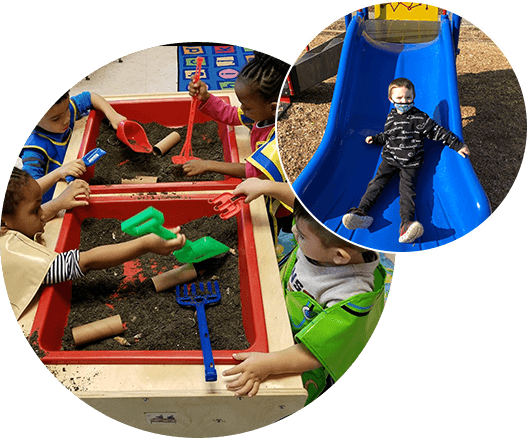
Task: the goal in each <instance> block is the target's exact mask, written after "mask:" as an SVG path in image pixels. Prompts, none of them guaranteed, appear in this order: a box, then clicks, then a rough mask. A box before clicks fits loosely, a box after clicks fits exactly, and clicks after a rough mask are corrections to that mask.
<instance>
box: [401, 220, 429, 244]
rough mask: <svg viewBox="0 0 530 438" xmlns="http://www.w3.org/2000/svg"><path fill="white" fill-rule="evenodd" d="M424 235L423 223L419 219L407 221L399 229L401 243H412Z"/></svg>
mask: <svg viewBox="0 0 530 438" xmlns="http://www.w3.org/2000/svg"><path fill="white" fill-rule="evenodd" d="M422 235H423V225H422V224H420V223H419V222H418V221H414V222H406V223H404V224H402V225H401V228H400V230H399V243H412V242H414V241H415V240H416V239H417V238H419V237H421V236H422Z"/></svg>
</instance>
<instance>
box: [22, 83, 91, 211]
mask: <svg viewBox="0 0 530 438" xmlns="http://www.w3.org/2000/svg"><path fill="white" fill-rule="evenodd" d="M91 109H92V99H91V95H90V92H88V91H85V92H83V93H81V94H78V95H76V96H73V97H71V98H70V126H69V127H68V129H67V130H66V131H65V132H62V133H60V134H54V133H51V132H48V131H44V130H42V129H39V128H38V127H37V128H35V129H34V130H33V132H32V133H31V135H30V136H29V138H28V139H27V140H26V143H25V144H24V147H23V148H22V151H21V152H20V158H21V159H22V164H23V167H22V168H23V170H25V171H26V172H28V173H29V174H30V175H31V176H32V177H33V178H35V179H39V178H41V177H43V176H44V175H46V174H48V173H50V172H52V171H53V170H55V169H58V168H59V167H61V166H62V164H63V160H64V156H65V155H66V150H67V149H68V144H69V143H70V138H71V137H72V131H73V129H74V123H75V121H76V120H78V119H80V118H81V117H84V116H86V115H88V113H89V112H90V110H91ZM54 191H55V184H54V185H53V187H51V188H50V190H48V191H47V192H46V193H45V194H44V195H43V197H42V202H43V203H44V202H48V201H49V200H51V199H52V197H53V193H54Z"/></svg>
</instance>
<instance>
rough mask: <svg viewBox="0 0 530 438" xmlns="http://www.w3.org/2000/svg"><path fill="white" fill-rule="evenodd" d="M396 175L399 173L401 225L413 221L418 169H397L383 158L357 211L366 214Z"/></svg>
mask: <svg viewBox="0 0 530 438" xmlns="http://www.w3.org/2000/svg"><path fill="white" fill-rule="evenodd" d="M396 173H399V196H400V200H399V206H400V212H399V215H400V216H401V223H404V222H410V221H413V220H414V214H415V212H416V204H415V203H414V198H415V197H416V191H415V190H416V178H417V174H418V167H414V168H404V167H398V166H395V165H393V164H391V163H389V162H388V161H387V160H385V159H384V158H383V160H382V161H381V164H380V165H379V168H378V169H377V173H376V174H375V177H374V179H373V180H372V181H370V182H369V183H368V187H367V189H366V192H365V194H364V195H363V197H362V199H361V202H360V203H359V209H360V210H362V211H363V212H364V213H368V211H369V210H370V209H371V208H372V206H373V205H374V203H375V201H376V200H377V198H378V197H379V195H380V194H381V192H382V191H383V189H384V188H385V186H386V185H387V184H388V182H389V181H390V179H391V178H392V177H393V176H394V175H395V174H396Z"/></svg>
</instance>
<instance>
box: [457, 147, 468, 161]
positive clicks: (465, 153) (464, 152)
mask: <svg viewBox="0 0 530 438" xmlns="http://www.w3.org/2000/svg"><path fill="white" fill-rule="evenodd" d="M458 153H459V154H460V155H461V156H462V157H464V158H466V157H469V149H468V148H467V146H466V145H464V147H463V148H461V149H460V150H459V151H458Z"/></svg>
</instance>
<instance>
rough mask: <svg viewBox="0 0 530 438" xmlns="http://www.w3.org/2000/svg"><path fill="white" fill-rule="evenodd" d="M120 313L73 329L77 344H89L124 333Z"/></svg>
mask: <svg viewBox="0 0 530 438" xmlns="http://www.w3.org/2000/svg"><path fill="white" fill-rule="evenodd" d="M123 330H124V329H123V324H122V322H121V317H120V315H115V316H110V317H109V318H105V319H101V320H99V321H94V322H91V323H90V324H85V325H81V326H79V327H74V328H73V329H72V335H73V337H74V342H75V345H82V344H88V343H89V342H94V341H99V340H100V339H104V338H109V337H111V336H116V335H119V334H120V333H123Z"/></svg>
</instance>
